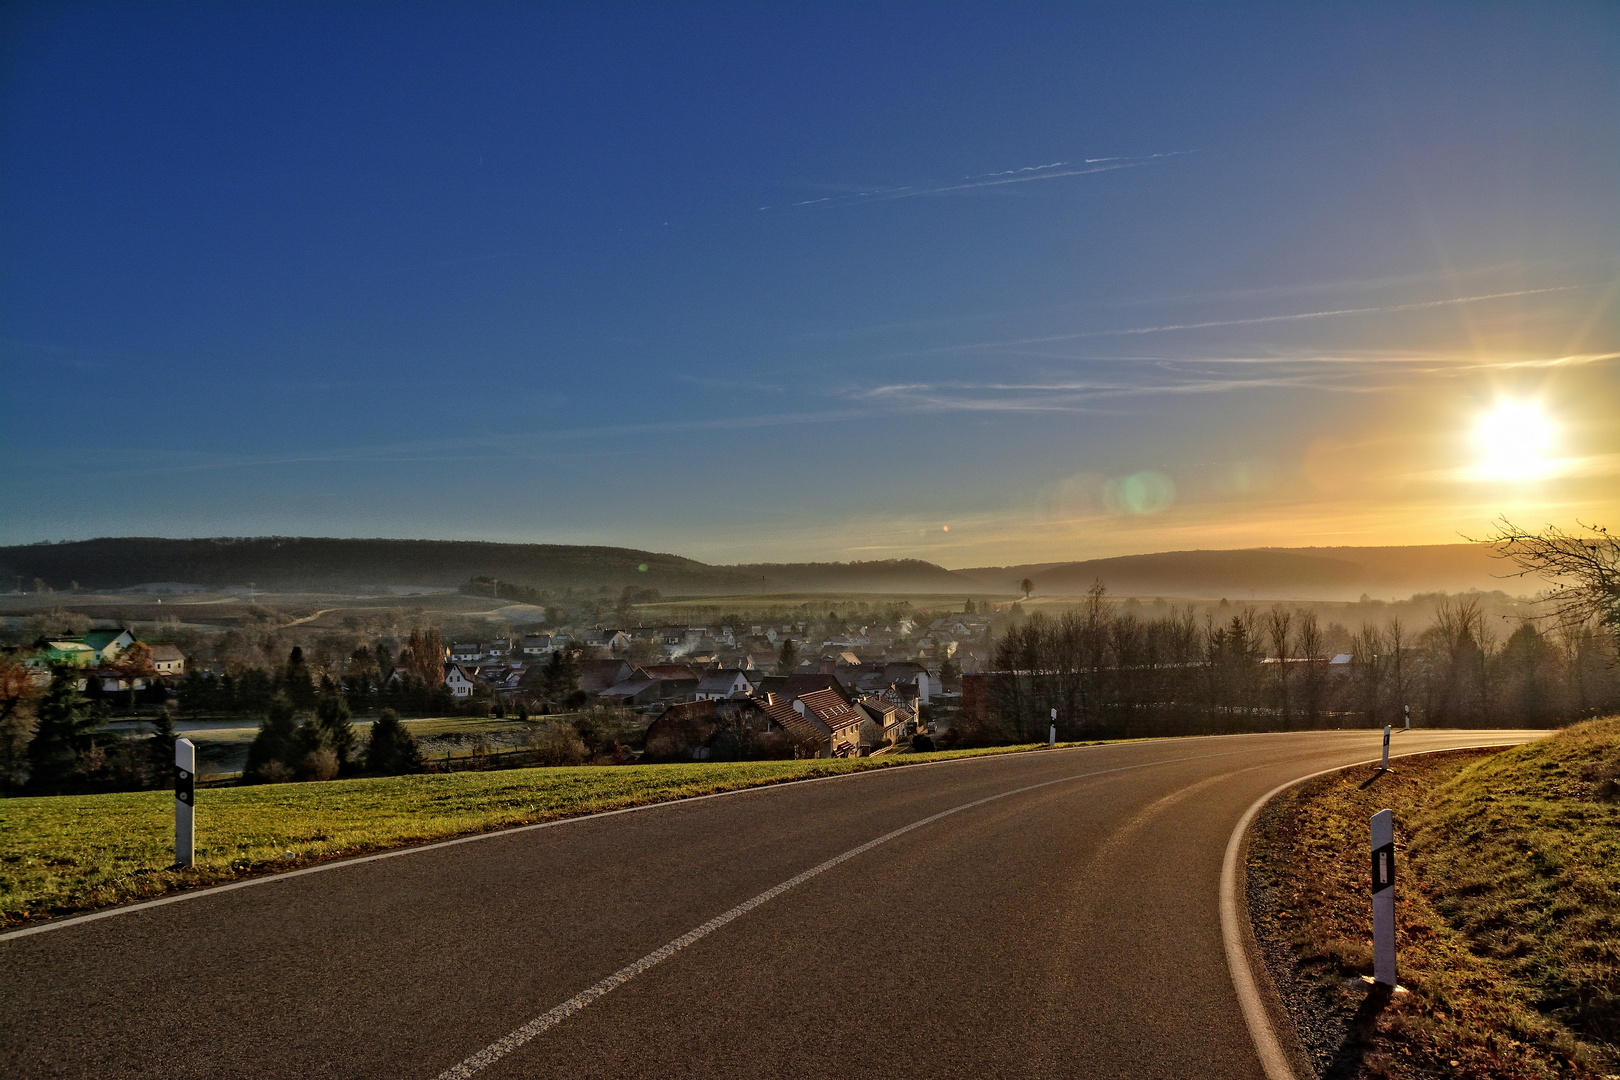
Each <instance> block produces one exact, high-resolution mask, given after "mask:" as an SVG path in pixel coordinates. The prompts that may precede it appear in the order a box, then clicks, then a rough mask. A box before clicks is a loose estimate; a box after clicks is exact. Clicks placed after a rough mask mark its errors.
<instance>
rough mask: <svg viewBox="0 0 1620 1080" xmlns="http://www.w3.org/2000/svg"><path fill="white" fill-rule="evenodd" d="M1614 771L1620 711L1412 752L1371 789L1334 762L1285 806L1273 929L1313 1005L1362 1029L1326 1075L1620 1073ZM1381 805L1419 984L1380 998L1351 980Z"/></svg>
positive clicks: (1267, 854) (1403, 943)
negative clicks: (1550, 731)
mask: <svg viewBox="0 0 1620 1080" xmlns="http://www.w3.org/2000/svg"><path fill="white" fill-rule="evenodd" d="M1617 767H1620V720H1606V721H1594V722H1592V723H1588V724H1581V725H1578V726H1576V727H1574V728H1571V729H1569V730H1567V731H1565V732H1563V733H1561V734H1559V735H1557V736H1555V737H1553V738H1551V739H1546V740H1541V741H1538V742H1534V743H1530V744H1527V745H1525V746H1521V747H1516V748H1514V749H1511V750H1507V751H1502V752H1499V753H1492V752H1480V751H1462V752H1456V753H1448V754H1433V755H1424V756H1421V757H1414V758H1404V759H1400V760H1399V761H1397V762H1395V769H1396V771H1395V772H1393V773H1391V774H1388V775H1385V776H1382V777H1380V778H1378V779H1377V780H1376V781H1374V782H1373V783H1371V784H1370V785H1368V784H1366V781H1367V780H1368V778H1369V775H1370V773H1369V770H1367V769H1365V768H1359V769H1355V770H1351V771H1348V772H1344V773H1338V774H1335V775H1332V776H1328V777H1323V778H1321V779H1320V780H1317V781H1313V782H1312V783H1309V784H1306V785H1303V786H1301V787H1300V788H1298V789H1295V790H1294V791H1293V792H1291V793H1288V794H1285V795H1284V796H1283V797H1281V798H1280V799H1279V800H1278V802H1277V803H1276V804H1274V806H1273V808H1272V809H1271V810H1270V811H1268V814H1267V815H1266V822H1265V824H1264V825H1263V828H1262V834H1257V836H1256V838H1255V843H1254V844H1253V845H1252V851H1253V852H1254V854H1253V855H1252V857H1251V862H1255V861H1256V860H1259V861H1261V862H1262V863H1265V864H1267V865H1262V866H1257V867H1256V868H1255V869H1256V871H1257V872H1259V873H1260V874H1261V875H1262V876H1265V875H1269V877H1270V879H1271V880H1274V881H1275V884H1276V892H1275V901H1276V908H1275V912H1274V918H1275V920H1276V928H1277V929H1278V930H1280V933H1281V936H1282V938H1283V939H1284V940H1286V942H1287V944H1288V946H1289V947H1290V948H1291V949H1292V952H1293V955H1294V958H1295V960H1296V961H1297V963H1298V964H1299V965H1300V966H1301V967H1302V968H1303V970H1304V972H1305V973H1306V974H1307V976H1309V978H1310V980H1311V981H1312V982H1313V983H1314V987H1315V990H1316V993H1317V997H1318V1005H1319V1006H1320V1005H1321V1004H1322V1003H1323V1002H1325V1003H1326V1006H1327V1007H1328V1008H1329V1009H1336V1010H1338V1013H1339V1019H1340V1021H1341V1022H1347V1023H1348V1024H1349V1027H1350V1029H1351V1035H1350V1037H1349V1038H1348V1039H1347V1040H1346V1041H1345V1043H1344V1045H1342V1046H1339V1047H1337V1048H1336V1050H1335V1052H1333V1053H1331V1054H1330V1053H1321V1054H1319V1057H1318V1061H1317V1064H1318V1067H1319V1068H1320V1069H1321V1070H1322V1075H1324V1076H1331V1077H1360V1076H1365V1077H1401V1078H1407V1077H1423V1078H1428V1077H1466V1078H1478V1080H1487V1078H1489V1080H1544V1078H1548V1080H1550V1078H1552V1077H1577V1078H1595V1077H1603V1076H1608V1075H1611V1074H1613V1073H1616V1072H1620V1064H1617V1063H1620V1056H1617V1053H1616V1043H1617V1029H1616V1019H1617V1015H1620V1014H1617V1008H1616V1002H1617V998H1616V991H1617V989H1620V983H1617V974H1620V964H1617V960H1620V955H1617V950H1620V802H1616V801H1613V798H1612V796H1611V795H1610V794H1609V791H1608V788H1607V787H1606V783H1607V780H1608V778H1609V777H1610V776H1611V775H1612V774H1614V773H1615V772H1616V771H1617ZM1386 806H1387V807H1390V808H1391V809H1393V810H1394V811H1395V817H1396V846H1397V850H1398V851H1399V852H1400V853H1401V854H1402V855H1403V856H1404V858H1403V859H1402V872H1401V875H1400V876H1399V877H1398V879H1397V882H1398V887H1399V889H1400V896H1399V902H1398V904H1397V915H1396V918H1397V925H1398V940H1399V947H1400V979H1401V982H1402V984H1403V985H1404V986H1406V987H1407V988H1408V989H1409V991H1410V992H1409V993H1407V994H1398V995H1395V996H1394V997H1393V998H1392V999H1391V1000H1390V1001H1389V1002H1388V1004H1387V1005H1385V1006H1383V1007H1382V1008H1378V1007H1377V1002H1376V1001H1369V997H1368V992H1367V990H1366V989H1365V988H1364V987H1363V985H1362V984H1361V983H1360V982H1359V980H1358V978H1357V977H1358V976H1361V975H1364V974H1370V973H1371V970H1372V942H1371V930H1370V921H1371V920H1370V912H1371V900H1370V896H1369V891H1368V890H1369V888H1370V881H1369V867H1368V856H1367V844H1368V837H1367V829H1368V819H1369V818H1370V817H1371V815H1372V814H1373V813H1374V812H1376V811H1377V810H1379V809H1382V808H1383V807H1386ZM1260 929H1262V930H1263V929H1264V928H1260ZM1290 1007H1291V1009H1299V1008H1303V1007H1304V1006H1303V1005H1302V1004H1301V1003H1299V1002H1291V1003H1290ZM1358 1010H1359V1014H1358ZM1296 1021H1297V1022H1298V1023H1300V1024H1301V1025H1302V1026H1308V1025H1310V1024H1311V1023H1312V1020H1311V1019H1310V1018H1308V1017H1301V1016H1299V1015H1298V1014H1297V1013H1296ZM1319 1049H1320V1048H1319Z"/></svg>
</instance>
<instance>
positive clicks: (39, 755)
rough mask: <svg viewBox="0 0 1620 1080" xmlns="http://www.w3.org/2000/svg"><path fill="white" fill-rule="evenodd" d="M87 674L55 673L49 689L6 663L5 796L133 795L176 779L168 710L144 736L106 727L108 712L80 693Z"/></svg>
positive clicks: (2, 670)
mask: <svg viewBox="0 0 1620 1080" xmlns="http://www.w3.org/2000/svg"><path fill="white" fill-rule="evenodd" d="M83 677H84V672H83V671H82V670H81V669H79V668H76V667H71V666H61V667H56V668H53V669H51V677H50V681H49V683H48V684H47V685H46V686H45V687H44V689H43V692H41V690H40V688H39V687H38V686H37V685H36V683H35V680H34V676H33V673H32V672H31V671H29V670H28V669H27V668H25V667H23V666H22V665H21V664H17V663H15V662H14V661H12V660H10V659H9V658H5V659H0V792H3V793H5V794H36V795H49V794H55V793H58V792H63V791H128V790H138V789H141V788H150V787H162V786H164V785H166V784H168V783H169V782H170V780H171V777H172V770H173V765H174V737H175V736H174V722H173V720H172V718H171V717H170V714H169V713H168V711H167V710H161V711H159V712H158V713H157V715H156V717H155V718H154V719H153V720H152V722H151V723H152V730H151V732H150V733H149V734H148V735H145V736H143V737H136V738H128V737H125V736H123V735H120V734H117V733H115V732H112V731H109V730H108V729H107V723H106V722H107V709H106V704H105V703H104V702H102V701H96V700H92V699H91V698H88V697H86V696H85V695H84V693H83V692H81V691H80V689H79V682H80V680H81V679H82V678H83Z"/></svg>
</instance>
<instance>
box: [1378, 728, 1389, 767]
mask: <svg viewBox="0 0 1620 1080" xmlns="http://www.w3.org/2000/svg"><path fill="white" fill-rule="evenodd" d="M1378 770H1379V771H1380V772H1389V725H1388V724H1385V725H1384V763H1383V764H1382V765H1380V766H1378Z"/></svg>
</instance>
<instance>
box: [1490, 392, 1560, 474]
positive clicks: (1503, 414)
mask: <svg viewBox="0 0 1620 1080" xmlns="http://www.w3.org/2000/svg"><path fill="white" fill-rule="evenodd" d="M1557 437H1558V425H1557V424H1555V423H1554V422H1553V421H1552V419H1551V418H1550V417H1548V416H1547V414H1546V413H1545V412H1543V411H1542V408H1541V405H1540V404H1539V403H1538V402H1534V401H1515V400H1512V399H1503V400H1501V401H1498V402H1497V403H1496V405H1495V406H1493V407H1492V409H1491V411H1490V412H1487V413H1483V414H1481V416H1480V417H1479V419H1478V420H1476V421H1475V422H1474V448H1475V450H1476V451H1477V452H1478V454H1479V456H1478V458H1477V459H1476V461H1475V464H1474V475H1475V476H1477V477H1479V478H1480V479H1482V480H1534V479H1536V478H1538V477H1542V476H1545V475H1547V474H1548V473H1549V472H1551V471H1552V468H1553V465H1554V462H1553V459H1552V457H1551V454H1552V451H1553V444H1554V443H1555V442H1556V440H1557Z"/></svg>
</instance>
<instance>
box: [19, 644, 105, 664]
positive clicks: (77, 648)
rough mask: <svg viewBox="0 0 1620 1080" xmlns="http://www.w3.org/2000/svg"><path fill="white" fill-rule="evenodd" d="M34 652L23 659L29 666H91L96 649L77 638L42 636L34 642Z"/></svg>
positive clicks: (93, 662)
mask: <svg viewBox="0 0 1620 1080" xmlns="http://www.w3.org/2000/svg"><path fill="white" fill-rule="evenodd" d="M34 650H35V651H34V654H33V655H32V656H30V657H28V658H27V659H26V660H24V661H23V664H24V665H25V666H27V667H36V668H41V669H43V668H46V667H49V666H50V665H52V664H68V665H70V666H72V667H91V666H93V665H94V664H95V662H96V650H94V649H92V648H91V647H90V646H88V645H86V644H85V643H84V642H82V641H80V640H78V639H77V638H41V639H40V640H39V641H37V642H35V643H34Z"/></svg>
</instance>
